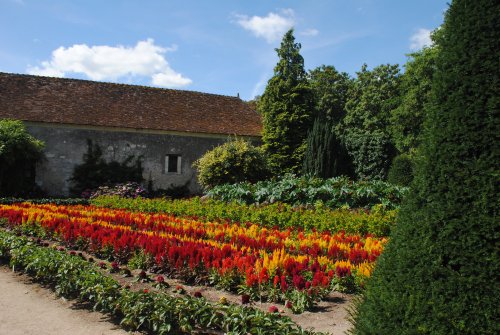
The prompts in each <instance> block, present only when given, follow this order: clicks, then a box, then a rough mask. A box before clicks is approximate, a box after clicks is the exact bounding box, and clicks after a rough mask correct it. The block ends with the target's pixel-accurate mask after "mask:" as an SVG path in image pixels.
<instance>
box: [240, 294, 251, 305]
mask: <svg viewBox="0 0 500 335" xmlns="http://www.w3.org/2000/svg"><path fill="white" fill-rule="evenodd" d="M241 303H242V304H243V305H246V304H248V303H250V295H249V294H242V295H241Z"/></svg>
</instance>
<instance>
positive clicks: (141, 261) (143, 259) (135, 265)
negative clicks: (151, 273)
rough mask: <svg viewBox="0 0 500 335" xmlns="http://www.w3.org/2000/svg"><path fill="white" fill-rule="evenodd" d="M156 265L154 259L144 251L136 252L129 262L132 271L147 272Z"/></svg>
mask: <svg viewBox="0 0 500 335" xmlns="http://www.w3.org/2000/svg"><path fill="white" fill-rule="evenodd" d="M153 264H154V259H153V257H152V256H151V255H150V254H147V253H146V252H145V251H144V250H142V249H141V250H136V251H135V252H134V253H133V254H132V256H131V257H130V259H129V261H128V267H129V268H131V269H134V270H135V269H141V270H147V269H149V268H150V267H151V266H153Z"/></svg>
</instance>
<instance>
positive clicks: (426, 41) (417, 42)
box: [410, 28, 432, 50]
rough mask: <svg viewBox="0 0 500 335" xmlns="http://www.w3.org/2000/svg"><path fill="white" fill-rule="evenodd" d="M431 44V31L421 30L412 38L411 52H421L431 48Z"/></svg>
mask: <svg viewBox="0 0 500 335" xmlns="http://www.w3.org/2000/svg"><path fill="white" fill-rule="evenodd" d="M431 44H432V40H431V31H430V30H429V29H425V28H420V29H419V30H417V31H416V32H415V33H414V34H413V35H412V36H411V37H410V49H411V50H420V49H422V48H423V47H424V46H430V45H431Z"/></svg>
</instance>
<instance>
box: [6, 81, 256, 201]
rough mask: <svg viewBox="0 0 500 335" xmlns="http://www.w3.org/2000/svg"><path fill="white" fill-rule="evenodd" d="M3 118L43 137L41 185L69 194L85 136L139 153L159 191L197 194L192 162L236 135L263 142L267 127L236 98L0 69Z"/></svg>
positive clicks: (121, 151) (117, 155)
mask: <svg viewBox="0 0 500 335" xmlns="http://www.w3.org/2000/svg"><path fill="white" fill-rule="evenodd" d="M0 118H1V119H17V120H22V121H24V123H25V124H26V127H27V129H28V131H29V132H30V133H31V134H32V135H33V136H34V137H36V138H38V139H40V140H42V141H44V142H45V152H44V156H45V157H44V159H43V160H42V162H41V163H40V164H39V166H37V168H36V183H37V184H38V185H39V186H40V187H41V188H42V189H43V190H44V191H45V192H47V193H48V194H49V195H51V196H65V195H68V192H69V187H70V182H69V179H70V177H71V175H72V172H73V168H74V166H75V165H76V164H80V163H82V159H83V154H84V153H85V152H86V150H87V140H88V139H90V140H92V141H93V142H94V143H97V144H98V145H99V146H100V147H101V148H102V150H103V152H104V158H106V159H107V160H108V161H109V160H115V161H119V162H121V161H123V160H125V159H126V158H127V157H129V156H131V155H133V156H135V157H139V156H142V158H143V167H144V173H143V177H144V179H145V180H152V182H153V186H154V188H155V189H158V188H161V189H168V188H171V187H173V186H182V185H187V186H188V187H189V190H190V191H191V192H199V191H200V187H199V185H198V183H197V182H196V171H194V169H193V168H192V166H191V165H192V163H193V162H194V161H195V160H196V159H198V158H199V157H200V156H201V155H203V154H204V153H205V152H206V151H208V150H210V149H212V148H213V147H215V146H218V145H220V144H222V143H223V142H225V141H227V139H228V138H229V137H230V136H232V135H237V136H239V137H243V138H247V139H249V140H251V141H254V142H256V141H260V136H261V128H262V121H261V118H260V116H259V115H258V114H257V112H256V111H254V110H252V109H251V108H250V107H249V105H248V104H247V103H245V102H244V101H242V100H240V99H239V98H237V97H229V96H221V95H215V94H207V93H199V92H192V91H182V90H170V89H160V88H152V87H144V86H132V85H123V84H112V83H103V82H93V81H87V80H76V79H62V78H49V77H40V76H30V75H20V74H10V73H0Z"/></svg>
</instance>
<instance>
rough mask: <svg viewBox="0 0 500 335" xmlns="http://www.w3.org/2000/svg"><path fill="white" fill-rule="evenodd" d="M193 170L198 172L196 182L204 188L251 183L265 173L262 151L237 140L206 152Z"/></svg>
mask: <svg viewBox="0 0 500 335" xmlns="http://www.w3.org/2000/svg"><path fill="white" fill-rule="evenodd" d="M193 167H195V168H196V169H197V170H198V181H199V183H200V185H201V186H203V187H204V188H205V189H211V188H212V187H214V186H217V185H221V184H226V183H238V182H243V181H247V182H250V183H254V182H256V181H259V180H262V179H265V178H266V177H267V176H268V174H269V170H268V167H267V161H266V158H265V156H264V153H263V151H262V149H261V148H257V147H254V146H253V145H251V144H250V142H248V141H245V140H243V139H240V138H235V139H231V140H230V141H228V142H226V143H224V144H223V145H220V146H218V147H216V148H214V149H213V150H211V151H208V152H207V153H205V154H204V155H203V156H202V157H201V158H200V159H198V160H197V161H196V162H194V164H193Z"/></svg>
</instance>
